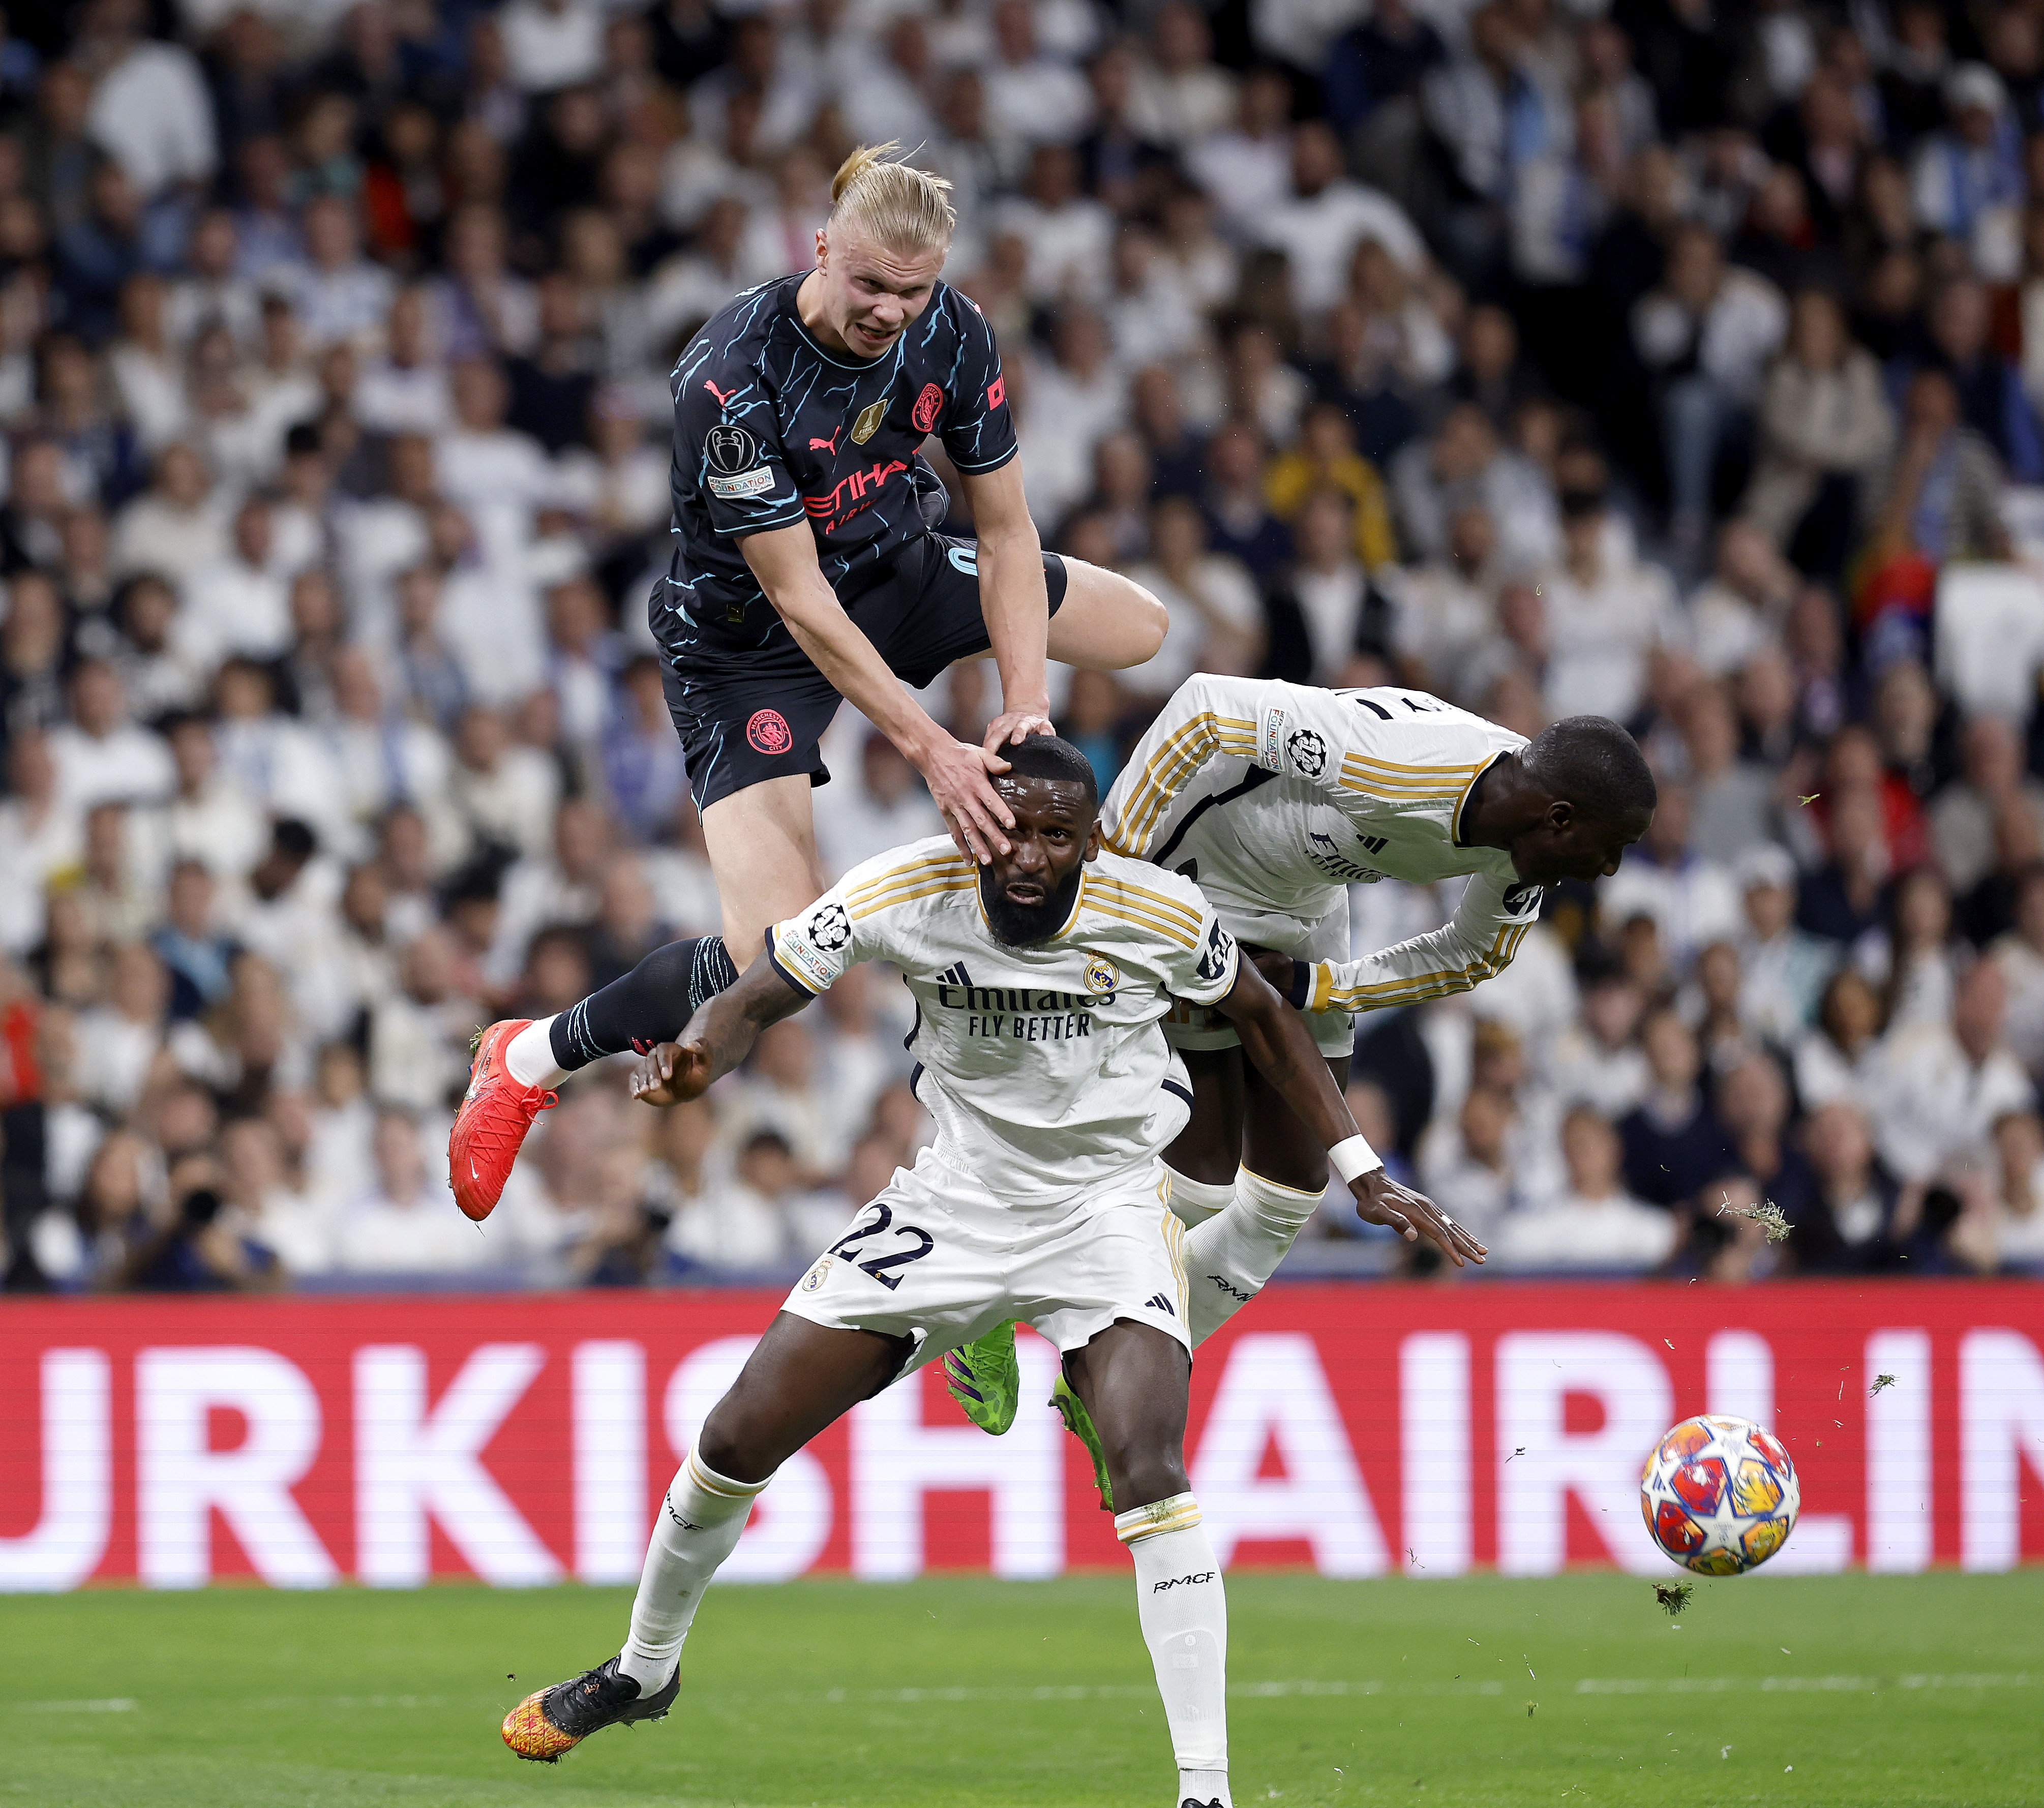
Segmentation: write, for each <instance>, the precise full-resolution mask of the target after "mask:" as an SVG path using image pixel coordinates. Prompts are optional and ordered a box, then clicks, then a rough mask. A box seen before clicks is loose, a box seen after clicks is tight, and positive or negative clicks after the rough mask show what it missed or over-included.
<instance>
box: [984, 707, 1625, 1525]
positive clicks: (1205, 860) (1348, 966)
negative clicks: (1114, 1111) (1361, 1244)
mask: <svg viewBox="0 0 2044 1808" xmlns="http://www.w3.org/2000/svg"><path fill="white" fill-rule="evenodd" d="M1654 804H1655V793H1654V778H1653V775H1652V773H1650V771H1649V770H1647V766H1646V760H1645V758H1643V757H1642V754H1641V753H1640V751H1639V747H1638V746H1637V745H1636V744H1635V743H1634V741H1633V739H1632V737H1631V735H1628V734H1627V732H1626V731H1625V730H1624V729H1623V728H1622V727H1620V726H1619V724H1617V723H1616V722H1613V721H1611V720H1608V719H1607V718H1605V717H1604V716H1571V717H1569V718H1567V719H1566V720H1562V721H1560V722H1556V723H1554V724H1550V726H1549V727H1546V728H1545V729H1543V731H1541V732H1540V733H1539V735H1536V736H1535V737H1534V738H1533V739H1531V741H1528V740H1527V739H1526V738H1525V737H1524V736H1523V735H1515V734H1513V733H1512V731H1510V730H1508V729H1506V728H1501V727H1499V726H1498V725H1497V724H1496V723H1494V722H1487V721H1485V720H1484V719H1483V718H1482V717H1481V716H1473V715H1471V714H1470V712H1468V711H1466V710H1462V709H1457V708H1454V707H1453V706H1452V705H1450V704H1446V703H1443V702H1442V701H1441V700H1440V699H1439V697H1431V696H1429V695H1427V693H1424V692H1423V691H1414V690H1406V689H1399V688H1397V687H1389V686H1387V687H1381V688H1376V689H1356V690H1341V691H1334V690H1322V689H1316V688H1314V687H1312V686H1309V685H1294V684H1286V683H1283V682H1280V681H1275V680H1268V679H1262V680H1259V679H1254V678H1216V677H1213V676H1211V675H1209V674H1196V675H1195V676H1193V678H1189V679H1187V680H1186V681H1185V683H1184V684H1183V685H1181V686H1180V687H1179V689H1178V692H1177V693H1176V694H1175V695H1174V696H1173V697H1172V698H1171V700H1170V702H1169V703H1167V704H1166V705H1165V706H1164V708H1163V710H1162V712H1161V713H1160V714H1159V715H1158V717H1157V719H1156V720H1155V722H1154V723H1152V724H1151V726H1150V727H1149V729H1148V731H1147V732H1146V733H1145V734H1144V735H1143V738H1142V739H1141V740H1140V741H1139V742H1138V743H1137V744H1136V747H1135V751H1134V752H1133V753H1132V754H1131V755H1130V758H1129V761H1128V765H1127V766H1125V767H1124V768H1123V770H1122V772H1121V774H1120V777H1118V778H1117V779H1116V781H1115V784H1114V788H1113V789H1112V791H1111V792H1110V793H1108V799H1107V802H1106V804H1105V806H1104V807H1103V808H1102V810H1101V843H1102V845H1103V846H1105V847H1108V848H1109V849H1111V850H1113V851H1114V852H1116V853H1117V854H1127V855H1129V856H1131V858H1135V859H1139V860H1145V861H1149V862H1154V863H1155V866H1160V867H1163V868H1166V869H1170V871H1172V872H1173V873H1176V874H1178V876H1179V877H1182V878H1186V879H1189V880H1192V881H1194V882H1195V883H1196V884H1197V885H1198V886H1199V889H1200V890H1201V892H1202V893H1203V894H1204V896H1205V898H1206V900H1207V901H1208V904H1209V905H1211V906H1212V909H1213V911H1214V912H1215V914H1216V916H1217V917H1218V918H1219V919H1220V922H1221V923H1222V924H1223V926H1224V927H1226V928H1227V929H1228V931H1229V932H1230V933H1231V935H1235V937H1236V938H1237V939H1239V940H1240V941H1241V942H1244V943H1245V944H1247V946H1250V947H1251V948H1252V949H1261V950H1273V951H1274V954H1276V955H1277V956H1278V957H1285V958H1277V959H1275V960H1274V959H1272V958H1271V957H1270V955H1262V954H1260V955H1259V956H1258V962H1259V964H1260V965H1262V967H1263V970H1264V971H1265V973H1266V976H1267V977H1273V978H1274V979H1275V980H1276V981H1277V983H1278V985H1279V987H1280V989H1281V990H1284V991H1285V992H1286V993H1287V994H1288V996H1289V1002H1290V1003H1291V1004H1293V1005H1294V1006H1296V1007H1297V1008H1299V1009H1301V1010H1302V1011H1304V1013H1305V1014H1306V1022H1307V1023H1308V1025H1309V1026H1310V1027H1311V1030H1312V1036H1313V1039H1314V1041H1315V1042H1316V1044H1317V1046H1318V1047H1319V1049H1320V1053H1321V1054H1323V1055H1324V1057H1325V1058H1326V1060H1327V1066H1328V1069H1329V1070H1330V1072H1331V1074H1332V1075H1333V1077H1334V1079H1335V1082H1336V1083H1337V1084H1340V1085H1343V1086H1344V1087H1345V1086H1346V1085H1347V1080H1348V1062H1349V1053H1350V1049H1351V1047H1352V1046H1353V1045H1354V1039H1355V1031H1354V1023H1353V1018H1352V1014H1353V1013H1355V1012H1358V1011H1374V1010H1381V1009H1383V1008H1386V1007H1388V1006H1391V1005H1399V1004H1420V1003H1422V1002H1423V1001H1424V1000H1428V999H1432V998H1441V997H1445V996H1447V995H1449V994H1450V993H1451V992H1465V991H1467V990H1468V989H1469V988H1470V987H1472V986H1474V985H1478V984H1480V983H1481V981H1484V980H1485V979H1488V978H1489V977H1492V976H1493V975H1494V974H1496V973H1500V972H1501V971H1503V969H1504V966H1505V965H1506V963H1507V962H1509V961H1510V960H1511V958H1512V955H1513V954H1514V953H1515V952H1516V950H1517V949H1518V946H1519V944H1520V942H1521V941H1522V940H1523V939H1524V937H1525V935H1526V932H1527V930H1528V929H1529V928H1530V927H1531V926H1532V924H1533V923H1534V922H1535V920H1536V919H1538V917H1539V912H1540V900H1541V896H1542V893H1543V888H1545V887H1546V886H1548V885H1554V884H1557V883H1558V882H1559V881H1562V880H1564V879H1580V880H1584V881H1589V880H1593V879H1595V878H1596V877H1600V875H1603V874H1606V873H1612V872H1616V870H1617V869H1618V864H1619V860H1620V859H1621V858H1622V857H1623V854H1624V851H1625V850H1626V848H1627V846H1630V845H1631V843H1634V842H1635V841H1637V840H1638V839H1639V837H1640V836H1641V835H1644V834H1645V833H1646V827H1647V824H1648V823H1650V822H1651V821H1652V820H1653V816H1654ZM1465 875H1466V876H1467V877H1468V878H1469V884H1468V885H1466V887H1465V888H1464V889H1463V892H1462V898H1461V900H1460V902H1459V903H1458V904H1457V905H1456V907H1455V910H1454V915H1453V916H1451V917H1450V919H1449V920H1448V921H1447V923H1445V924H1444V925H1443V927H1440V928H1439V929H1437V930H1435V931H1432V932H1431V933H1430V934H1428V935H1420V936H1416V937H1414V938H1412V939H1411V940H1409V941H1407V942H1400V943H1399V944H1398V945H1397V946H1395V947H1390V948H1386V949H1383V950H1380V951H1378V952H1376V953H1374V954H1366V955H1364V956H1363V957H1362V958H1360V959H1350V958H1349V928H1348V888H1349V887H1350V885H1357V884H1369V883H1372V882H1374V881H1377V880H1380V879H1384V878H1396V879H1401V880H1404V881H1408V882H1410V883H1416V884H1425V883H1431V882H1432V881H1436V880H1440V879H1447V878H1454V877H1462V876H1465ZM1165 1034H1166V1036H1167V1037H1168V1038H1169V1039H1170V1042H1171V1043H1172V1046H1174V1048H1176V1049H1178V1050H1179V1051H1180V1053H1181V1055H1182V1057H1183V1058H1184V1060H1185V1065H1186V1067H1187V1069H1188V1071H1189V1076H1190V1078H1191V1081H1192V1087H1193V1093H1194V1095H1195V1097H1196V1100H1197V1105H1196V1108H1195V1109H1194V1111H1193V1115H1192V1119H1191V1122H1190V1123H1189V1124H1188V1126H1187V1127H1186V1128H1185V1130H1184V1132H1183V1133H1182V1134H1181V1135H1180V1136H1179V1137H1178V1138H1177V1140H1176V1141H1174V1142H1173V1144H1172V1146H1171V1147H1170V1150H1168V1151H1167V1152H1166V1155H1165V1161H1166V1165H1167V1167H1168V1169H1169V1170H1170V1176H1171V1207H1172V1210H1173V1211H1174V1212H1176V1213H1177V1214H1178V1216H1179V1218H1180V1219H1182V1220H1183V1221H1184V1222H1185V1224H1186V1225H1187V1226H1188V1228H1189V1234H1188V1235H1187V1238H1186V1264H1187V1267H1188V1270H1189V1273H1190V1275H1191V1277H1192V1317H1191V1321H1190V1324H1189V1330H1190V1332H1191V1334H1192V1341H1193V1344H1194V1345H1195V1346H1197V1345H1198V1344H1199V1343H1200V1342H1202V1341H1203V1340H1204V1338H1207V1337H1208V1336H1210V1335H1211V1334H1212V1333H1213V1332H1214V1331H1215V1330H1216V1329H1218V1328H1219V1326H1220V1325H1222V1324H1223V1323H1224V1322H1226V1321H1227V1320H1228V1319H1229V1318H1230V1317H1231V1316H1232V1315H1234V1314H1235V1312H1236V1311H1239V1310H1240V1309H1241V1307H1243V1306H1244V1305H1246V1304H1247V1303H1248V1302H1249V1300H1251V1299H1253V1298H1254V1296H1255V1295H1256V1293H1257V1292H1258V1290H1259V1289H1261V1288H1262V1286H1263V1284H1264V1283H1265V1282H1266V1280H1269V1279H1270V1276H1271V1275H1272V1274H1273V1273H1275V1272H1276V1270H1277V1265H1278V1264H1279V1263H1280V1262H1281V1261H1283V1260H1284V1257H1285V1253H1287V1252H1288V1251H1289V1249H1290V1248H1291V1246H1292V1245H1293V1242H1294V1241H1295V1240H1296V1239H1297V1237H1298V1235H1299V1233H1300V1231H1301V1230H1302V1229H1303V1228H1304V1226H1305V1224H1306V1223H1307V1220H1308V1219H1309V1218H1310V1217H1311V1216H1312V1213H1313V1211H1314V1208H1315V1207H1316V1206H1317V1204H1318V1203H1319V1201H1320V1193H1321V1192H1322V1190H1323V1189H1324V1187H1325V1186H1326V1184H1327V1165H1326V1162H1325V1161H1324V1158H1323V1157H1322V1156H1321V1154H1320V1146H1319V1145H1318V1144H1317V1143H1316V1142H1315V1141H1314V1139H1313V1138H1312V1136H1311V1135H1310V1134H1308V1131H1307V1129H1306V1127H1305V1126H1304V1124H1303V1123H1301V1121H1300V1120H1299V1119H1298V1117H1297V1115H1296V1114H1295V1113H1294V1112H1293V1111H1292V1110H1291V1108H1290V1107H1289V1102H1288V1100H1285V1098H1283V1097H1281V1096H1279V1095H1278V1094H1277V1092H1274V1090H1273V1089H1272V1088H1270V1087H1269V1086H1268V1085H1267V1084H1265V1083H1264V1081H1263V1080H1262V1077H1261V1076H1260V1075H1259V1074H1258V1072H1257V1071H1256V1069H1255V1068H1254V1065H1245V1064H1244V1062H1243V1058H1242V1049H1241V1046H1240V1042H1239V1038H1238V1037H1237V1035H1236V1034H1235V1030H1234V1028H1233V1027H1232V1026H1231V1024H1230V1023H1228V1022H1227V1021H1225V1020H1224V1019H1221V1018H1220V1017H1217V1016H1216V1015H1215V1014H1214V1013H1213V1012H1212V1011H1209V1010H1206V1009H1204V1008H1201V1007H1200V1006H1199V1005H1198V1004H1196V1003H1193V1002H1191V1001H1185V1002H1184V1003H1181V1004H1180V1005H1179V1006H1178V1008H1175V1009H1174V1011H1172V1013H1171V1015H1170V1017H1169V1018H1167V1019H1166V1023H1165ZM945 1374H946V1378H947V1381H948V1382H949V1384H950V1386H951V1392H952V1395H953V1396H954V1397H955V1399H957V1400H958V1402H959V1405H960V1406H961V1407H962V1408H963V1409H964V1411H965V1412H966V1416H967V1417H968V1418H970V1419H971V1420H972V1421H973V1422H974V1424H976V1425H978V1426H982V1428H983V1429H984V1430H988V1431H991V1432H994V1433H996V1434H999V1433H1001V1432H1004V1431H1005V1430H1007V1429H1008V1426H1009V1425H1010V1424H1011V1423H1012V1422H1013V1418H1014V1415H1015V1410H1016V1385H1017V1380H1018V1377H1017V1375H1016V1366H1015V1357H1014V1345H1013V1339H1012V1333H1011V1332H1009V1330H1006V1329H1005V1328H1001V1327H997V1328H996V1330H993V1332H992V1333H990V1334H989V1335H988V1336H987V1337H985V1338H982V1339H981V1340H979V1341H978V1342H977V1343H976V1344H974V1345H973V1346H972V1347H970V1349H961V1350H959V1351H957V1352H955V1353H954V1354H952V1355H951V1356H950V1357H947V1358H946V1359H945ZM1052 1404H1053V1405H1055V1407H1058V1410H1059V1411H1061V1412H1062V1414H1063V1415H1064V1417H1065V1420H1066V1424H1067V1425H1069V1426H1070V1427H1071V1429H1072V1430H1073V1431H1074V1434H1076V1435H1077V1436H1078V1437H1079V1438H1081V1439H1082V1441H1085V1443H1086V1444H1087V1445H1088V1447H1089V1449H1091V1450H1092V1452H1093V1457H1094V1468H1095V1475H1096V1480H1097V1481H1098V1482H1099V1484H1100V1488H1101V1503H1102V1505H1104V1506H1105V1505H1111V1504H1112V1501H1113V1499H1114V1496H1113V1495H1112V1486H1111V1482H1110V1479H1109V1477H1108V1473H1107V1471H1106V1468H1104V1467H1103V1466H1102V1464H1101V1455H1100V1450H1099V1445H1098V1440H1097V1437H1096V1436H1095V1435H1094V1434H1093V1430H1092V1428H1091V1427H1090V1426H1089V1425H1088V1424H1087V1422H1086V1419H1085V1411H1084V1407H1083V1403H1082V1402H1079V1401H1078V1400H1076V1399H1074V1398H1073V1397H1072V1396H1071V1395H1070V1393H1069V1392H1067V1391H1066V1390H1064V1389H1062V1388H1060V1390H1059V1391H1058V1393H1057V1394H1056V1395H1055V1396H1054V1398H1053V1399H1052Z"/></svg>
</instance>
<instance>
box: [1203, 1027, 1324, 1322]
mask: <svg viewBox="0 0 2044 1808" xmlns="http://www.w3.org/2000/svg"><path fill="white" fill-rule="evenodd" d="M1194 1052H1195V1053H1199V1052H1202V1051H1194ZM1205 1052H1207V1053H1208V1056H1209V1058H1211V1057H1212V1055H1215V1054H1218V1055H1220V1056H1221V1057H1224V1058H1227V1057H1232V1058H1233V1059H1234V1061H1235V1065H1236V1069H1237V1071H1238V1073H1239V1076H1240V1081H1239V1084H1240V1095H1239V1096H1240V1098H1241V1101H1242V1115H1241V1118H1240V1119H1239V1122H1240V1123H1241V1126H1242V1128H1241V1130H1240V1133H1239V1142H1237V1145H1236V1146H1237V1147H1238V1148H1239V1149H1240V1150H1241V1152H1242V1165H1241V1166H1240V1168H1239V1170H1238V1171H1237V1173H1235V1177H1234V1182H1233V1184H1232V1186H1231V1188H1229V1189H1228V1197H1226V1198H1224V1199H1221V1200H1219V1202H1218V1209H1216V1210H1215V1211H1212V1212H1211V1213H1210V1214H1209V1215H1208V1216H1206V1217H1205V1218H1204V1219H1201V1221H1199V1222H1197V1223H1193V1221H1192V1220H1191V1219H1190V1217H1189V1215H1188V1214H1187V1213H1186V1212H1185V1210H1184V1208H1183V1207H1181V1205H1180V1203H1179V1200H1178V1180H1177V1178H1176V1176H1175V1168H1176V1163H1177V1161H1178V1148H1177V1146H1175V1145H1174V1147H1173V1148H1172V1150H1170V1151H1169V1152H1168V1153H1167V1154H1166V1156H1165V1160H1166V1162H1167V1163H1169V1164H1171V1165H1173V1167H1174V1179H1173V1181H1172V1207H1173V1209H1174V1211H1178V1213H1179V1215H1180V1216H1181V1218H1185V1219H1186V1220H1187V1223H1188V1225H1189V1229H1188V1230H1187V1233H1186V1236H1185V1272H1186V1276H1187V1278H1188V1280H1189V1284H1190V1286H1191V1288H1192V1316H1191V1318H1190V1319H1189V1321H1188V1323H1187V1329H1188V1330H1190V1331H1191V1333H1192V1334H1193V1347H1194V1348H1195V1349H1197V1347H1198V1346H1199V1345H1200V1344H1201V1343H1202V1342H1204V1341H1205V1340H1206V1339H1207V1338H1209V1337H1211V1336H1212V1335H1213V1334H1214V1333H1215V1332H1216V1330H1219V1329H1220V1327H1221V1326H1223V1325H1224V1324H1225V1323H1227V1322H1228V1320H1229V1319H1231V1318H1233V1317H1234V1316H1235V1314H1236V1313H1237V1312H1239V1311H1241V1310H1242V1308H1243V1307H1244V1306H1246V1305H1247V1304H1248V1303H1249V1302H1250V1301H1251V1299H1254V1298H1255V1297H1256V1296H1257V1294H1258V1292H1261V1291H1262V1288H1263V1284H1264V1283H1265V1282H1266V1281H1267V1280H1270V1277H1271V1276H1272V1275H1273V1274H1274V1273H1277V1265H1278V1264H1279V1263H1280V1262H1281V1261H1284V1259H1285V1256H1286V1255H1287V1254H1288V1253H1289V1252H1290V1250H1291V1248H1292V1246H1293V1244H1294V1243H1295V1242H1297V1241H1298V1238H1299V1233H1300V1232H1301V1230H1304V1229H1305V1227H1306V1225H1307V1223H1308V1220H1309V1219H1311V1218H1312V1215H1313V1212H1314V1210H1315V1209H1316V1207H1318V1205H1319V1204H1320V1195H1321V1194H1322V1193H1323V1192H1325V1191H1326V1189H1327V1157H1326V1155H1325V1154H1324V1153H1323V1152H1322V1151H1321V1150H1320V1146H1318V1144H1317V1143H1316V1142H1315V1141H1314V1138H1313V1134H1312V1131H1311V1130H1308V1128H1307V1127H1306V1126H1305V1125H1304V1123H1301V1121H1300V1119H1299V1118H1298V1117H1297V1115H1296V1114H1295V1113H1294V1112H1293V1110H1292V1107H1290V1106H1289V1105H1288V1104H1285V1100H1283V1099H1282V1098H1281V1096H1279V1095H1278V1092H1277V1088H1275V1087H1274V1086H1273V1085H1271V1084H1270V1082H1269V1081H1267V1080H1266V1079H1265V1078H1264V1077H1263V1076H1262V1074H1260V1073H1258V1072H1257V1071H1256V1069H1254V1067H1252V1066H1251V1065H1249V1063H1248V1062H1247V1061H1244V1060H1243V1058H1242V1051H1241V1050H1239V1049H1224V1050H1212V1051H1205ZM1186 1065H1187V1067H1188V1069H1191V1067H1192V1059H1191V1057H1190V1056H1188V1058H1187V1061H1186ZM1348 1066H1349V1058H1348V1057H1347V1055H1345V1054H1344V1055H1333V1056H1330V1057H1329V1058H1328V1059H1327V1070H1328V1072H1329V1073H1331V1074H1332V1075H1333V1076H1334V1081H1335V1085H1336V1086H1337V1087H1339V1088H1341V1089H1342V1090H1343V1091H1344V1092H1346V1091H1347V1087H1348ZM1193 1096H1194V1097H1195V1098H1196V1099H1197V1097H1198V1096H1199V1088H1198V1085H1197V1080H1196V1081H1195V1084H1194V1088H1193ZM1199 1115H1200V1114H1199V1111H1198V1110H1197V1107H1196V1108H1195V1111H1194V1113H1193V1118H1194V1122H1195V1123H1197V1121H1198V1119H1199ZM1209 1187H1210V1188H1211V1191H1209V1190H1208V1188H1202V1189H1201V1190H1202V1192H1206V1193H1207V1195H1208V1197H1207V1199H1206V1200H1201V1201H1200V1202H1199V1203H1210V1202H1211V1201H1212V1196H1213V1194H1214V1193H1216V1192H1219V1190H1220V1189H1219V1188H1218V1186H1214V1185H1212V1183H1209Z"/></svg>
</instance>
